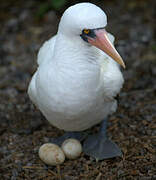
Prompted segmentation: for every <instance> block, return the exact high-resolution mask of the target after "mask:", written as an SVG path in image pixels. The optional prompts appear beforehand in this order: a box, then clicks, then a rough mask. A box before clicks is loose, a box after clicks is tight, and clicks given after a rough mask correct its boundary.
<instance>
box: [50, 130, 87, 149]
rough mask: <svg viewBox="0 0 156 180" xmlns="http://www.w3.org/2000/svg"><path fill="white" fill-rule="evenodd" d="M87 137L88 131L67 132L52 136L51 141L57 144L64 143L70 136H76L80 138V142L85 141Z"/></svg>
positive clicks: (75, 137)
mask: <svg viewBox="0 0 156 180" xmlns="http://www.w3.org/2000/svg"><path fill="white" fill-rule="evenodd" d="M86 137H87V133H86V132H66V133H64V134H63V136H60V137H57V138H52V139H51V142H52V143H54V144H57V145H59V146H60V145H62V143H63V142H64V141H65V140H66V139H69V138H74V139H77V140H79V141H80V142H81V141H83V140H84V139H85V138H86Z"/></svg>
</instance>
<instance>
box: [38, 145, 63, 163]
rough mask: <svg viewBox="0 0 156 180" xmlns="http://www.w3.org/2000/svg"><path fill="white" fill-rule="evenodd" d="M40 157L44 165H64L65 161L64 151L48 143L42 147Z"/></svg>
mask: <svg viewBox="0 0 156 180" xmlns="http://www.w3.org/2000/svg"><path fill="white" fill-rule="evenodd" d="M39 157H40V159H41V160H42V161H43V162H44V163H46V164H48V165H52V166H55V165H58V164H62V163H63V162H64V160H65V155H64V153H63V151H62V149H61V148H60V147H59V146H57V145H56V144H52V143H46V144H43V145H42V146H41V147H40V149H39Z"/></svg>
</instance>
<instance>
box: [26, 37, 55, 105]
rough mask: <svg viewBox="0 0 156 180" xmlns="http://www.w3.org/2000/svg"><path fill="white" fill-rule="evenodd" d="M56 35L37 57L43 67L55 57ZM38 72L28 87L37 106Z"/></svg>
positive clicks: (45, 44)
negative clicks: (45, 62) (43, 64)
mask: <svg viewBox="0 0 156 180" xmlns="http://www.w3.org/2000/svg"><path fill="white" fill-rule="evenodd" d="M55 40H56V35H55V36H53V37H52V38H51V39H49V40H48V41H46V42H45V43H44V44H43V45H42V47H41V48H40V50H39V52H38V55H37V64H38V66H41V64H42V63H43V62H44V61H45V60H46V61H50V60H51V59H52V56H53V50H54V45H55ZM37 73H38V71H36V72H35V74H34V75H33V77H32V79H31V82H30V84H29V87H28V94H29V97H30V99H31V100H32V102H33V103H34V104H35V105H36V106H37V104H38V101H37V91H36V76H37Z"/></svg>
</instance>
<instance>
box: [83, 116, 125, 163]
mask: <svg viewBox="0 0 156 180" xmlns="http://www.w3.org/2000/svg"><path fill="white" fill-rule="evenodd" d="M106 127H107V120H106V119H105V120H104V121H103V122H102V125H101V128H100V131H99V132H98V133H97V134H95V135H90V136H88V138H87V139H86V140H85V142H84V145H83V152H84V153H85V154H86V155H89V156H91V157H93V158H95V159H96V160H103V159H108V158H113V157H117V156H122V152H121V150H120V149H119V147H118V146H117V145H116V144H115V143H114V142H112V141H111V140H110V139H108V138H107V135H106Z"/></svg>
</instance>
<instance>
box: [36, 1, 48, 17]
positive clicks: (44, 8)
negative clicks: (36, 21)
mask: <svg viewBox="0 0 156 180" xmlns="http://www.w3.org/2000/svg"><path fill="white" fill-rule="evenodd" d="M49 9H51V6H50V4H49V3H43V4H41V5H40V7H39V10H38V12H37V16H38V17H39V18H42V17H43V16H44V14H45V13H46V12H48V10H49Z"/></svg>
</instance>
